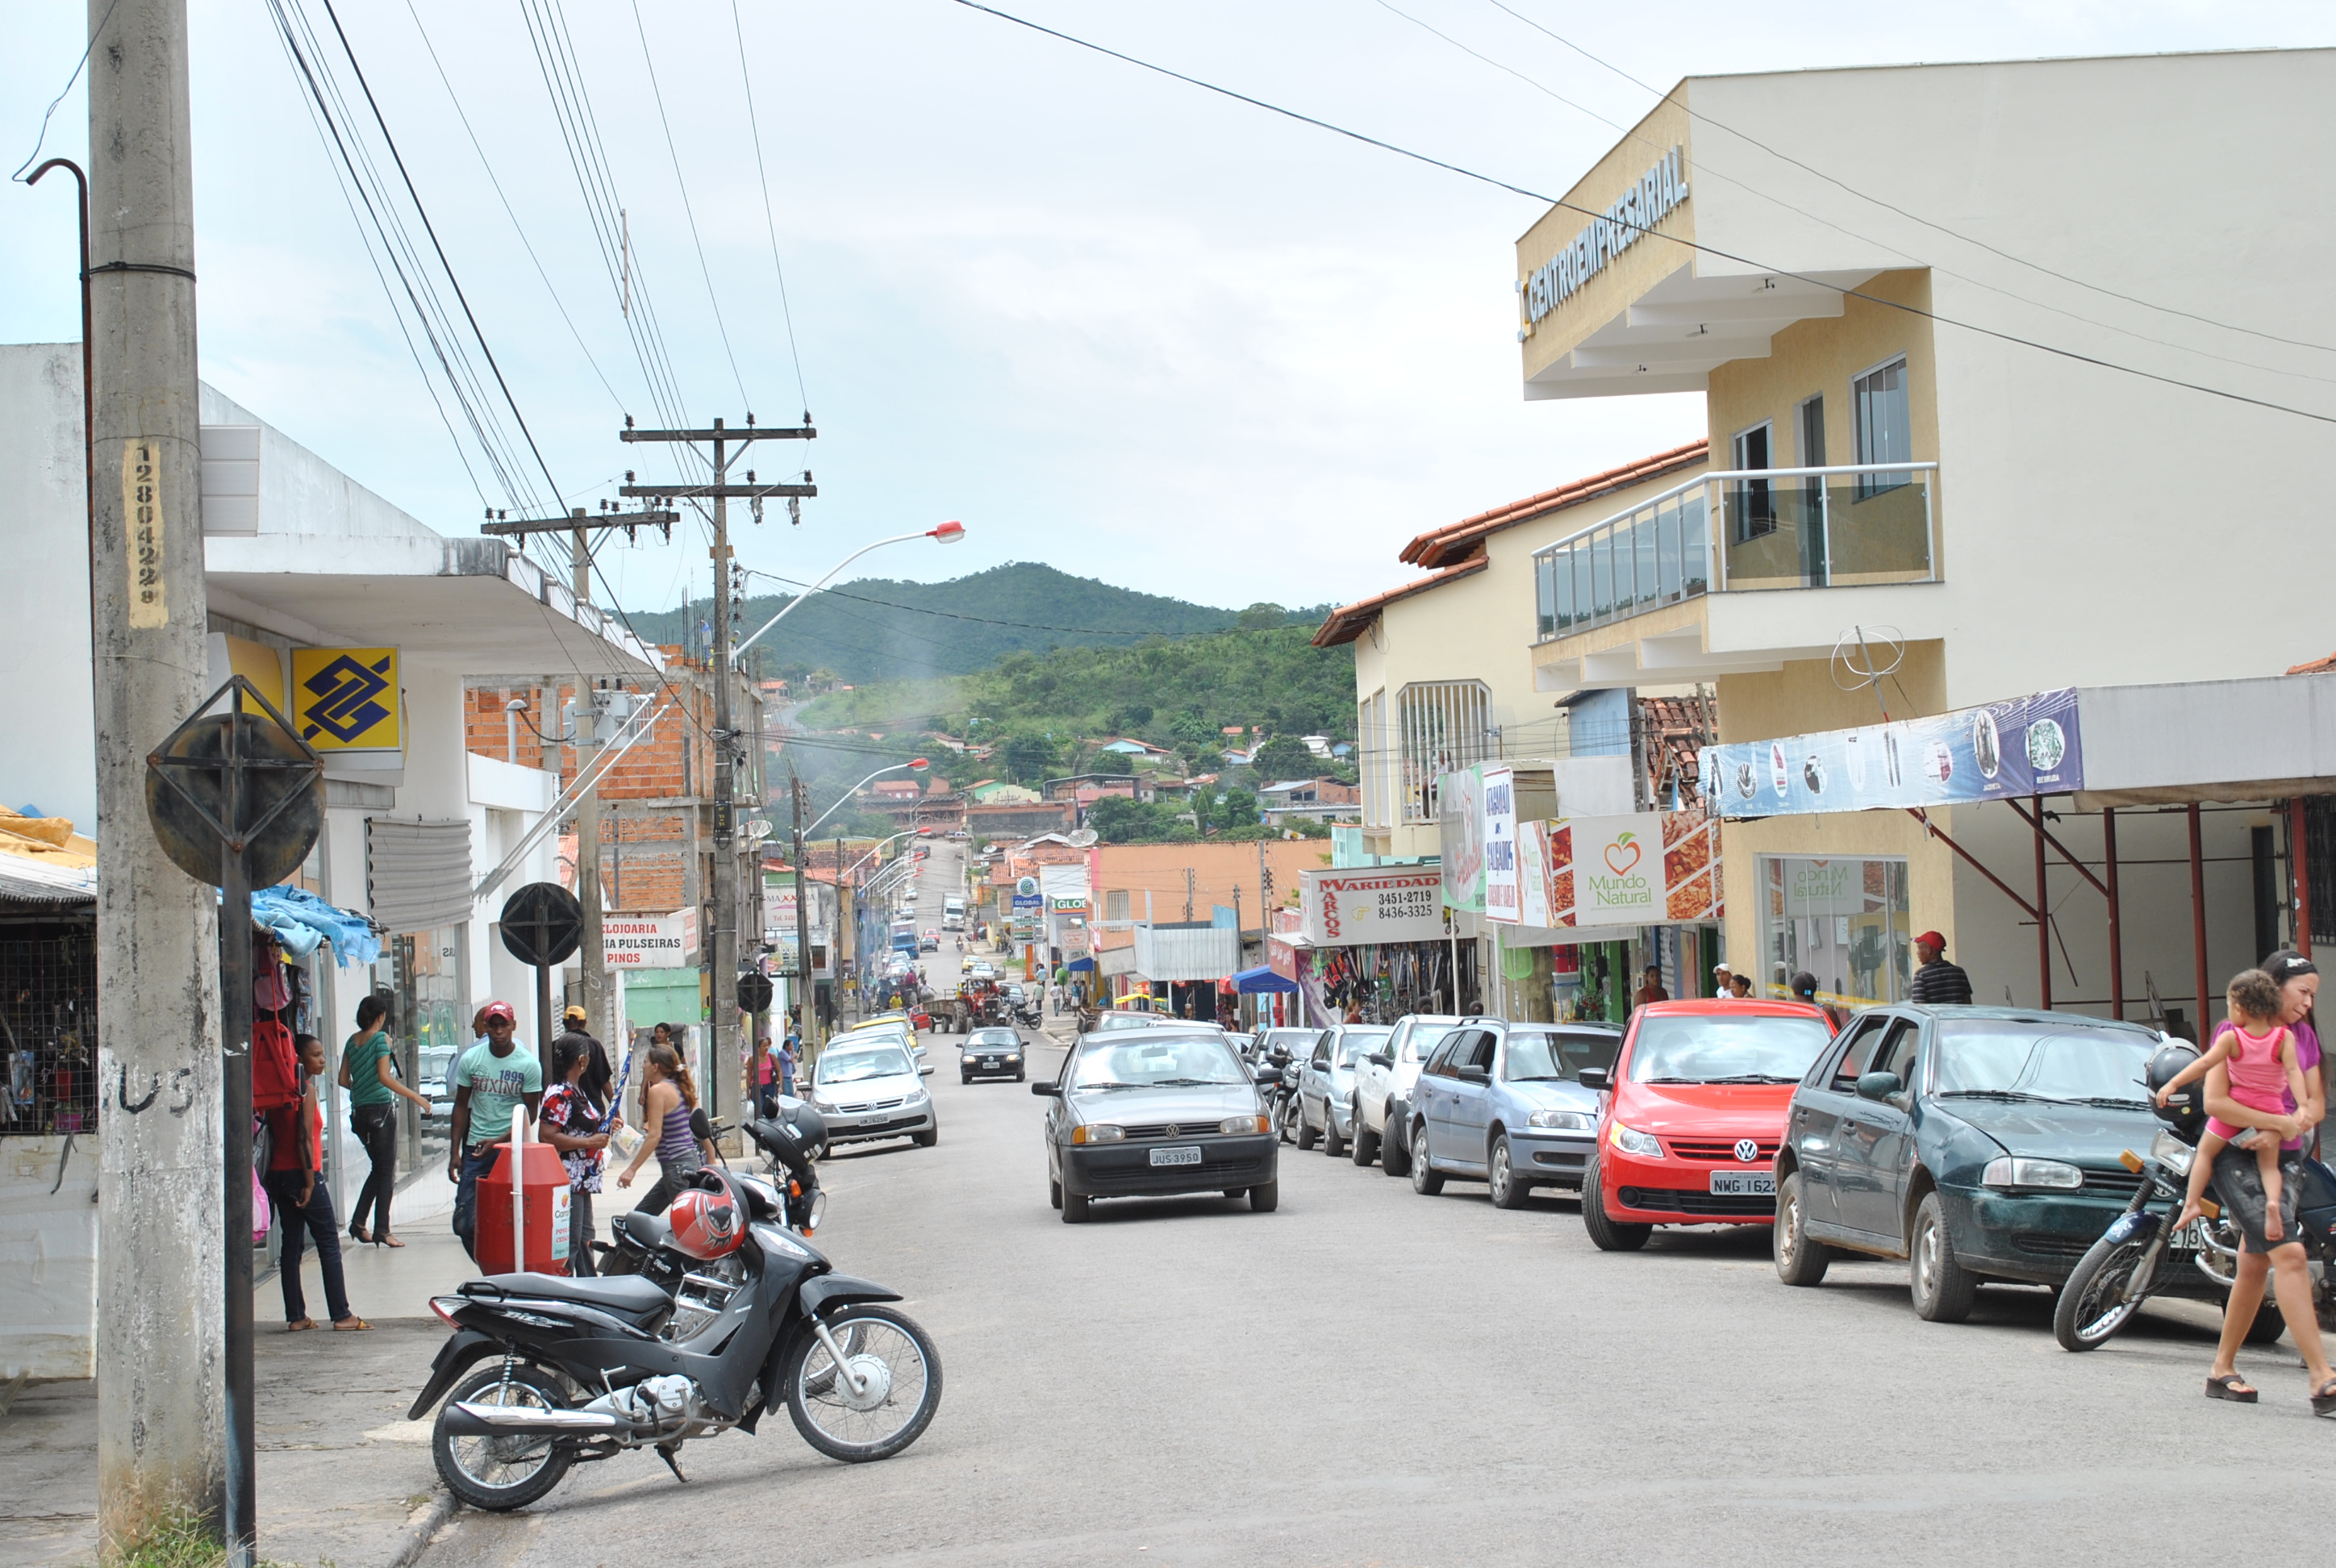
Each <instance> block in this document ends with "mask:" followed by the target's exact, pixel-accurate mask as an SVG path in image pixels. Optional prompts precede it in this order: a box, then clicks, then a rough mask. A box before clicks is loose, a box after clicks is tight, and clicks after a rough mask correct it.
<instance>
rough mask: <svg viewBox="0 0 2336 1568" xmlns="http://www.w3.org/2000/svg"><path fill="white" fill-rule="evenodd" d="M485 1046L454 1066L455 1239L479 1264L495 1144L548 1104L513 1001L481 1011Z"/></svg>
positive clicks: (451, 1167) (450, 1176) (450, 1169)
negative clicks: (481, 1212)
mask: <svg viewBox="0 0 2336 1568" xmlns="http://www.w3.org/2000/svg"><path fill="white" fill-rule="evenodd" d="M479 1017H480V1018H481V1021H482V1022H483V1023H484V1024H485V1026H486V1031H487V1038H486V1043H485V1044H483V1045H477V1046H472V1047H471V1048H470V1049H469V1050H467V1051H464V1052H463V1053H462V1060H461V1061H459V1062H457V1063H455V1064H454V1071H453V1074H452V1076H450V1077H449V1079H448V1081H449V1082H450V1083H452V1084H453V1086H454V1134H453V1138H452V1140H451V1141H450V1142H449V1144H448V1145H447V1153H446V1179H447V1180H448V1181H450V1182H453V1183H454V1234H456V1235H457V1236H460V1237H461V1238H462V1250H463V1251H466V1252H468V1253H470V1254H471V1256H472V1259H473V1260H476V1259H477V1257H478V1255H479V1249H478V1245H477V1240H478V1236H477V1227H478V1217H479V1216H478V1204H479V1178H480V1177H481V1176H483V1175H485V1174H487V1169H488V1167H489V1166H491V1165H492V1164H494V1163H495V1147H494V1146H495V1145H496V1144H499V1143H501V1142H502V1141H503V1140H505V1139H506V1138H509V1137H510V1136H511V1116H512V1115H513V1114H515V1113H521V1114H524V1115H526V1116H527V1117H528V1118H529V1119H530V1121H531V1120H533V1119H534V1117H535V1115H536V1110H537V1107H538V1106H539V1105H541V1104H542V1102H543V1064H542V1063H540V1062H539V1061H537V1060H536V1058H535V1053H534V1052H533V1051H531V1050H529V1049H528V1048H527V1047H525V1046H524V1045H522V1044H521V1041H520V1039H519V1036H518V1029H519V1015H518V1014H517V1013H515V1012H513V1011H511V1004H510V1003H509V1002H489V1003H488V1004H487V1005H486V1006H485V1007H483V1008H480V1009H479Z"/></svg>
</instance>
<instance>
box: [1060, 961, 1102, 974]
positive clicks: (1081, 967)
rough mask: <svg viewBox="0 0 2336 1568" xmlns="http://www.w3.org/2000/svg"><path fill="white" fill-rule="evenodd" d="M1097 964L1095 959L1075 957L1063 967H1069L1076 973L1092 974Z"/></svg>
mask: <svg viewBox="0 0 2336 1568" xmlns="http://www.w3.org/2000/svg"><path fill="white" fill-rule="evenodd" d="M1063 968H1065V969H1068V970H1069V971H1070V972H1071V973H1073V974H1075V975H1091V974H1093V973H1095V960H1094V959H1072V960H1071V961H1070V962H1069V963H1067V964H1065V965H1064V966H1063Z"/></svg>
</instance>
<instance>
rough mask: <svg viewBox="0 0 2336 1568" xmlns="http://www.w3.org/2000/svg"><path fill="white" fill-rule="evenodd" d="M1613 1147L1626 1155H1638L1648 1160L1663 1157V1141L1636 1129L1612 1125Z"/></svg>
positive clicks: (1617, 1124) (1618, 1123)
mask: <svg viewBox="0 0 2336 1568" xmlns="http://www.w3.org/2000/svg"><path fill="white" fill-rule="evenodd" d="M1613 1136H1614V1146H1615V1147H1616V1148H1618V1149H1620V1150H1621V1151H1622V1152H1623V1153H1624V1154H1638V1155H1641V1156H1643V1157H1644V1158H1646V1159H1650V1160H1660V1159H1661V1158H1662V1157H1663V1141H1662V1140H1661V1139H1660V1138H1658V1137H1656V1136H1655V1135H1654V1134H1652V1133H1642V1132H1640V1131H1639V1129H1638V1128H1636V1127H1626V1126H1624V1125H1622V1124H1621V1123H1620V1122H1617V1123H1615V1124H1614V1134H1613Z"/></svg>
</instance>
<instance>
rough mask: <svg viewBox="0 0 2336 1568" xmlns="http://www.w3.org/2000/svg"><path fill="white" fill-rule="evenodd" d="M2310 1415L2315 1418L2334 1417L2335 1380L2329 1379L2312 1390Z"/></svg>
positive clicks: (2335, 1399)
mask: <svg viewBox="0 0 2336 1568" xmlns="http://www.w3.org/2000/svg"><path fill="white" fill-rule="evenodd" d="M2312 1414H2313V1415H2315V1416H2336V1378H2329V1379H2328V1381H2326V1382H2325V1383H2322V1384H2321V1385H2320V1387H2319V1388H2315V1389H2313V1390H2312Z"/></svg>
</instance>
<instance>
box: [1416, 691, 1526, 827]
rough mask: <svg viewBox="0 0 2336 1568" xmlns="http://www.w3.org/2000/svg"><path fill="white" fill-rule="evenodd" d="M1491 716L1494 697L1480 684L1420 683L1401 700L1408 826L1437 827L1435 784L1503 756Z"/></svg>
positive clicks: (1439, 806) (1437, 806)
mask: <svg viewBox="0 0 2336 1568" xmlns="http://www.w3.org/2000/svg"><path fill="white" fill-rule="evenodd" d="M1492 716H1493V699H1492V691H1491V688H1489V687H1486V686H1485V685H1484V682H1483V681H1481V680H1431V681H1415V682H1413V683H1412V684H1411V685H1409V686H1406V687H1404V688H1403V689H1402V690H1401V691H1399V692H1397V694H1396V728H1397V738H1398V742H1399V745H1400V752H1399V761H1400V764H1401V778H1400V782H1401V786H1402V789H1403V820H1404V821H1405V822H1406V823H1432V822H1435V821H1436V820H1437V817H1438V813H1439V811H1440V809H1441V802H1440V800H1439V792H1438V787H1437V782H1436V781H1437V780H1439V779H1441V778H1442V777H1443V776H1444V775H1445V774H1448V773H1451V772H1453V771H1454V770H1455V769H1457V768H1464V767H1468V766H1471V765H1474V764H1476V763H1480V762H1486V761H1491V760H1493V759H1495V758H1497V757H1498V756H1499V755H1500V749H1501V748H1500V737H1499V735H1497V734H1495V733H1494V729H1493V725H1492Z"/></svg>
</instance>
